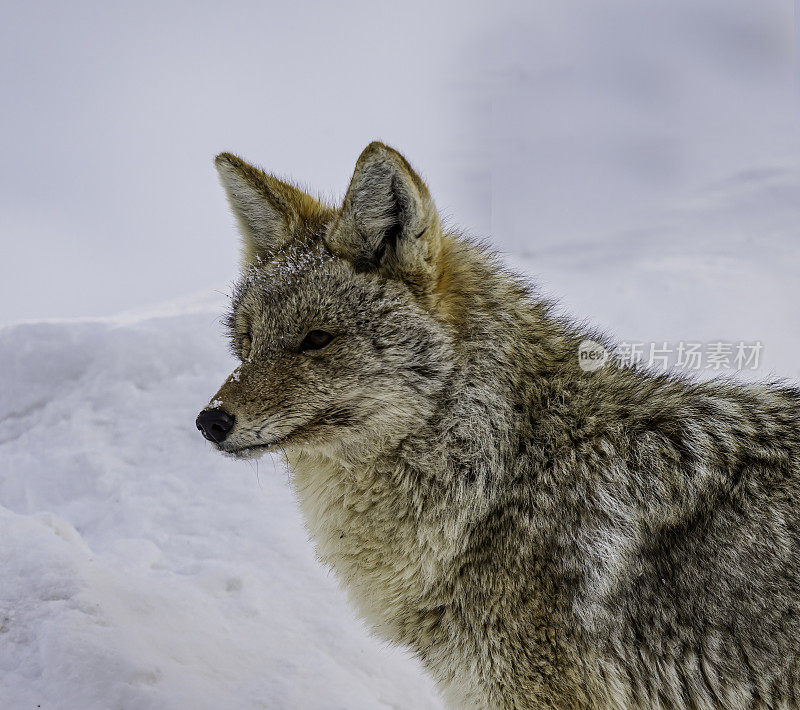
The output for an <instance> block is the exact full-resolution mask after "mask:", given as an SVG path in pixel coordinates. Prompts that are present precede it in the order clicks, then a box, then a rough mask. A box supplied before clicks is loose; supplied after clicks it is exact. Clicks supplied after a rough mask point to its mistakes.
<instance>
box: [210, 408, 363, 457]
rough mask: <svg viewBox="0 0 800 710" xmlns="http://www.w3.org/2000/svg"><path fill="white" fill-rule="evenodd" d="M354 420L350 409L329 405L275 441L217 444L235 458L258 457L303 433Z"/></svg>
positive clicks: (225, 452)
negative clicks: (228, 444) (236, 444)
mask: <svg viewBox="0 0 800 710" xmlns="http://www.w3.org/2000/svg"><path fill="white" fill-rule="evenodd" d="M354 421H355V419H354V417H353V415H352V412H350V411H349V410H343V409H341V408H340V407H328V408H326V409H324V410H323V411H322V412H320V413H318V414H317V415H316V416H314V417H312V418H311V419H310V420H309V421H307V422H305V423H304V424H300V425H299V426H297V427H296V428H294V429H292V431H290V432H289V433H288V434H285V435H284V436H281V437H279V438H278V439H275V441H270V442H269V443H261V444H248V445H245V446H240V447H237V448H235V449H234V448H230V449H228V448H225V444H224V443H223V444H221V445H220V444H216V446H217V448H218V449H219V450H220V451H221V452H222V453H223V454H226V455H228V456H232V457H233V458H237V459H251V458H258V457H259V456H261V455H262V454H265V453H267V452H269V451H276V450H278V449H280V448H281V447H282V446H283V445H284V444H287V443H289V442H290V441H291V440H292V439H297V438H298V437H300V436H303V435H305V436H308V435H309V434H312V433H319V430H320V428H324V427H325V426H331V425H333V426H343V425H346V424H352V423H353V422H354Z"/></svg>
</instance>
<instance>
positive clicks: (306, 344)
mask: <svg viewBox="0 0 800 710" xmlns="http://www.w3.org/2000/svg"><path fill="white" fill-rule="evenodd" d="M331 340H333V336H332V335H331V334H330V333H326V332H325V331H324V330H309V331H308V333H306V337H305V338H303V342H302V343H300V352H308V351H309V350H322V348H324V347H325V346H326V345H327V344H328V343H330V342H331Z"/></svg>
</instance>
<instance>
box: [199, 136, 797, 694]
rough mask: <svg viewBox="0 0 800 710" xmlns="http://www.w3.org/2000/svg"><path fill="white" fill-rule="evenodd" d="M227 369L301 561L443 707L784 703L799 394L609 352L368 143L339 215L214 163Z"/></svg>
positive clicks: (216, 400)
mask: <svg viewBox="0 0 800 710" xmlns="http://www.w3.org/2000/svg"><path fill="white" fill-rule="evenodd" d="M216 165H217V168H218V171H219V175H220V178H221V182H222V185H223V186H224V188H225V190H226V192H227V195H228V198H229V201H230V205H231V208H232V211H233V213H234V215H235V217H236V219H237V221H238V223H239V227H240V230H241V233H242V235H243V243H244V249H243V269H242V276H241V279H240V281H239V283H238V284H237V286H236V287H235V291H234V294H233V297H232V307H231V311H230V315H229V317H228V321H227V324H228V326H229V330H230V342H231V346H232V348H233V351H234V353H235V354H236V355H237V357H238V358H239V359H240V361H241V364H240V365H239V366H238V367H237V368H236V370H235V371H234V372H233V374H232V375H231V376H230V377H229V378H228V380H227V381H226V382H225V383H224V384H223V385H222V387H221V389H220V390H219V391H218V392H217V393H216V394H215V395H214V397H213V398H212V401H211V404H210V405H209V406H208V407H207V408H206V409H204V410H203V411H202V412H201V413H200V415H199V416H198V418H197V426H198V428H199V429H200V430H201V432H202V433H203V435H204V436H205V437H206V439H208V440H210V441H211V442H212V443H213V445H214V447H215V448H217V449H218V450H219V451H221V452H224V453H226V454H229V455H232V456H235V457H239V458H245V457H253V456H259V455H260V454H263V453H264V452H267V451H277V452H280V454H281V455H282V457H283V458H284V460H285V462H286V464H287V465H288V468H289V470H290V471H291V474H292V476H291V480H292V485H293V486H294V488H295V490H296V494H297V497H298V499H299V502H300V506H301V510H302V512H303V515H304V517H305V521H306V524H307V527H308V530H309V532H310V534H311V536H312V538H313V540H314V541H315V544H316V550H317V553H318V556H319V559H320V560H321V561H322V562H323V563H324V564H326V565H328V566H329V567H330V568H331V569H332V570H333V571H334V572H335V574H336V576H337V578H338V579H339V580H340V582H341V584H342V586H343V587H344V588H345V589H346V590H347V592H348V595H349V597H350V599H351V601H352V602H353V603H354V605H355V606H356V608H357V609H358V611H359V613H360V614H361V615H362V616H363V618H365V619H366V620H367V621H368V623H369V624H370V625H371V627H372V628H373V629H374V630H375V631H376V633H378V634H379V635H380V636H381V637H382V638H384V639H386V640H388V641H390V642H392V643H396V644H400V645H402V646H405V647H407V648H408V649H410V650H411V651H412V652H413V653H414V654H415V655H416V656H417V657H418V658H419V659H420V660H421V662H422V664H423V665H424V667H425V668H426V669H427V670H428V671H429V672H430V674H431V675H432V676H433V677H434V678H435V680H436V682H437V684H438V686H439V688H440V690H441V692H442V695H443V697H444V699H445V701H446V702H447V704H448V705H449V706H452V707H456V708H481V709H484V708H497V709H500V708H503V709H511V708H515V709H521V708H570V709H577V708H620V709H621V708H642V709H647V710H650V709H652V708H665V709H666V708H728V709H730V710H733V709H737V708H742V709H744V708H789V707H800V685H799V684H800V389H798V388H797V387H794V386H789V385H786V384H780V383H769V384H754V385H746V384H737V383H735V382H732V381H725V380H718V381H712V382H697V381H693V380H691V379H688V378H686V377H680V376H676V375H674V374H656V373H653V372H651V371H649V370H648V369H647V368H637V367H627V366H624V364H623V363H621V362H620V361H619V360H616V359H615V358H614V357H613V356H610V357H609V358H608V359H607V361H606V362H605V363H604V364H603V365H602V367H597V368H591V369H587V368H583V367H581V363H580V362H579V358H578V351H579V348H580V346H581V343H582V342H584V341H585V340H587V339H589V340H591V341H593V342H595V343H600V344H605V345H606V346H608V347H609V349H611V347H610V344H609V343H608V341H607V340H606V339H605V338H604V336H603V335H602V334H598V333H596V332H594V331H592V330H589V329H587V328H586V327H585V326H582V325H580V326H579V325H576V324H574V323H572V322H570V321H569V320H567V319H565V318H563V317H560V316H557V315H555V314H554V310H553V307H552V305H551V304H550V303H548V302H546V301H545V300H543V299H542V298H540V297H539V296H537V294H536V291H535V290H534V289H533V288H532V287H531V286H529V285H528V284H527V283H526V282H525V281H524V280H523V279H522V278H520V277H518V276H515V275H514V274H512V273H509V271H507V270H506V269H505V268H503V266H502V265H501V264H500V263H499V261H498V258H497V257H496V256H494V255H493V254H492V253H491V252H490V251H489V250H488V249H487V248H486V247H484V246H481V245H479V244H477V243H475V242H474V241H473V240H470V239H469V238H467V237H465V236H463V235H462V234H459V233H457V232H455V231H453V230H451V229H447V228H445V227H443V225H442V222H441V221H440V218H439V215H438V213H437V210H436V207H435V205H434V202H433V200H432V199H431V195H430V193H429V191H428V188H427V187H426V185H425V183H424V182H423V181H422V179H421V178H420V177H419V175H418V174H417V173H416V172H415V171H414V170H413V169H412V168H411V166H410V165H409V163H408V162H407V161H406V160H405V158H403V156H402V155H400V154H399V153H398V152H396V151H395V150H393V149H392V148H390V147H388V146H386V145H384V144H382V143H378V142H376V143H371V144H370V145H369V146H367V148H366V149H365V150H364V152H363V153H362V154H361V156H360V157H359V159H358V162H357V163H356V167H355V172H354V174H353V177H352V181H351V182H350V185H349V188H348V190H347V193H346V195H345V197H344V201H343V203H342V205H341V206H340V207H333V206H330V205H328V204H325V203H324V202H323V201H320V200H318V199H315V198H314V197H312V196H310V195H308V194H307V193H306V192H304V191H302V190H300V189H298V188H297V187H294V186H292V185H291V184H289V183H287V182H283V181H281V180H279V179H277V178H275V177H273V176H271V175H268V174H266V173H264V172H262V171H261V170H259V169H257V168H255V167H253V166H251V165H250V164H248V163H246V162H245V161H243V160H242V159H240V158H238V157H236V156H234V155H231V154H230V153H222V154H221V155H219V156H218V157H217V158H216Z"/></svg>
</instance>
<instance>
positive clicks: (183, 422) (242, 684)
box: [0, 305, 439, 710]
mask: <svg viewBox="0 0 800 710" xmlns="http://www.w3.org/2000/svg"><path fill="white" fill-rule="evenodd" d="M166 311H167V312H172V313H173V315H170V316H167V317H148V318H140V319H137V318H135V317H133V316H126V317H125V318H122V319H119V320H117V321H113V320H107V321H92V322H61V323H32V324H21V325H17V326H12V327H7V328H5V329H2V330H0V362H2V363H3V368H2V374H0V569H2V575H0V707H2V708H14V709H16V708H35V707H36V706H37V705H41V706H42V707H43V708H68V709H75V710H77V709H78V708H80V709H81V710H91V709H94V708H96V709H97V710H107V709H108V708H111V707H114V708H123V709H124V710H135V709H144V708H152V709H153V710H169V709H170V708H175V709H176V710H177V709H180V710H184V709H185V708H193V709H194V708H199V709H202V708H209V709H212V708H213V709H214V710H219V709H220V708H237V710H238V709H240V708H242V709H247V708H365V709H366V708H370V709H372V708H380V707H386V708H436V707H439V704H438V701H437V699H436V696H435V693H434V691H433V689H432V684H431V683H430V681H429V680H428V679H427V677H426V676H425V675H424V674H423V673H422V672H421V671H420V669H419V668H418V666H417V664H416V662H414V661H412V660H411V659H409V658H407V657H405V656H404V655H403V654H401V653H400V652H399V651H395V650H392V649H389V648H386V647H385V646H384V645H383V644H380V643H378V642H377V641H374V640H373V639H371V638H370V637H369V636H368V634H367V632H366V631H365V629H364V628H363V626H362V625H361V623H360V622H358V621H356V620H355V618H354V616H353V614H352V612H351V611H350V609H349V608H348V607H347V606H346V603H345V601H344V596H343V594H342V593H341V592H340V591H339V590H338V589H337V588H336V586H335V584H334V582H333V580H332V579H331V578H330V577H329V576H328V575H326V573H325V572H324V571H323V570H322V569H321V568H320V567H319V565H318V564H317V563H316V562H315V560H314V558H313V552H312V546H311V544H310V543H309V542H307V540H306V534H305V531H304V529H303V527H302V524H301V521H300V519H299V515H298V512H297V509H296V506H295V503H294V500H293V499H292V496H291V494H290V491H289V487H288V486H287V485H286V474H285V473H284V472H283V471H282V470H281V468H280V467H279V466H276V465H275V463H274V462H272V461H270V460H269V459H264V460H261V461H260V462H259V463H258V466H256V465H255V464H252V463H241V462H234V461H229V460H227V459H224V458H222V457H221V456H219V455H217V454H215V453H212V452H211V450H210V449H209V447H208V446H207V445H206V443H205V442H204V441H203V439H202V438H201V437H200V436H199V434H198V432H197V430H196V429H195V426H194V418H195V416H196V413H197V411H198V410H199V409H200V408H201V407H202V406H204V405H205V403H206V401H207V398H208V397H210V395H211V394H213V393H214V391H215V390H216V388H217V387H218V386H219V384H220V383H221V382H222V380H223V379H224V377H225V376H226V375H227V374H228V371H229V370H230V369H232V363H231V361H230V359H229V356H228V355H227V354H226V352H225V344H224V340H223V338H222V337H220V334H219V327H218V324H217V318H218V313H219V307H217V306H208V305H203V306H201V307H197V306H194V307H191V308H183V309H179V308H169V309H166ZM180 311H183V312H180ZM192 311H194V312H192Z"/></svg>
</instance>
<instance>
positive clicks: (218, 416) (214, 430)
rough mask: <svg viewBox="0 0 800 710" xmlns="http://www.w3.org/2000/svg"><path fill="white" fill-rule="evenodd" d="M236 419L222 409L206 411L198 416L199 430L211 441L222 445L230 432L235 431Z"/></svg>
mask: <svg viewBox="0 0 800 710" xmlns="http://www.w3.org/2000/svg"><path fill="white" fill-rule="evenodd" d="M235 421H236V417H234V416H233V415H232V414H228V413H227V412H226V411H225V410H224V409H223V408H222V407H217V408H216V409H204V410H203V411H202V412H200V414H198V415H197V421H196V422H195V424H197V428H198V429H199V430H200V433H201V434H202V435H203V436H204V437H206V439H208V440H209V441H213V442H214V443H216V444H221V443H222V442H223V441H225V437H226V436H228V432H229V431H230V430H231V429H233V423H234V422H235Z"/></svg>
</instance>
